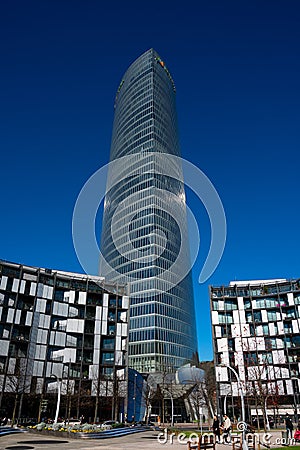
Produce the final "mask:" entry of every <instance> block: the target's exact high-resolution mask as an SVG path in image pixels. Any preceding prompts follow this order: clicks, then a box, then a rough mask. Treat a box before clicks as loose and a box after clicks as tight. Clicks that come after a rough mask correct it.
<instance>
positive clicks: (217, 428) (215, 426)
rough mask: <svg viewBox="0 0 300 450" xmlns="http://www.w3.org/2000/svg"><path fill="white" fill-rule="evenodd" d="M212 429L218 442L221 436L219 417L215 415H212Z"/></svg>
mask: <svg viewBox="0 0 300 450" xmlns="http://www.w3.org/2000/svg"><path fill="white" fill-rule="evenodd" d="M212 429H213V433H214V435H215V437H216V442H218V443H220V441H221V436H220V434H221V433H220V422H219V419H218V417H217V416H216V415H214V421H213V424H212Z"/></svg>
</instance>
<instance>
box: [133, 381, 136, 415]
mask: <svg viewBox="0 0 300 450" xmlns="http://www.w3.org/2000/svg"><path fill="white" fill-rule="evenodd" d="M136 378H137V373H135V374H134V394H133V395H134V397H133V401H134V403H133V417H134V419H133V420H134V422H135V415H136Z"/></svg>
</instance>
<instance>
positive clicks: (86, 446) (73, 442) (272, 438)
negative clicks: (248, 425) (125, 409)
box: [0, 431, 282, 450]
mask: <svg viewBox="0 0 300 450" xmlns="http://www.w3.org/2000/svg"><path fill="white" fill-rule="evenodd" d="M281 439H282V434H281V432H279V431H274V432H272V431H271V432H270V433H269V434H268V436H266V435H264V434H263V433H260V440H261V442H264V441H265V442H269V443H270V444H271V447H280V446H281V442H282V440H281ZM265 448H266V447H264V446H261V450H264V449H265ZM30 449H32V450H33V449H35V450H42V449H43V450H51V449H53V450H78V449H80V450H95V449H96V450H97V449H107V450H109V449H116V450H117V449H118V450H133V449H141V450H150V449H151V450H154V449H158V450H159V449H160V450H186V449H187V439H186V438H184V436H181V437H180V438H177V437H176V436H173V437H172V436H171V437H170V436H168V437H166V436H165V435H164V433H161V434H160V433H159V432H157V431H146V432H144V433H139V434H133V435H129V436H124V437H117V438H112V439H109V440H101V441H100V440H94V439H93V440H89V439H84V440H81V439H74V438H71V439H68V436H67V435H66V433H62V436H61V438H57V437H52V436H43V435H42V434H33V433H22V434H21V433H20V434H12V435H9V436H3V437H1V438H0V450H30ZM216 450H232V445H224V444H216Z"/></svg>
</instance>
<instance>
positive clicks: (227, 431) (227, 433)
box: [223, 414, 231, 444]
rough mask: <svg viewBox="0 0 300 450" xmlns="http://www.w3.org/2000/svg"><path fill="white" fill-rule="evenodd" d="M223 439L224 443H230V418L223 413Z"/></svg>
mask: <svg viewBox="0 0 300 450" xmlns="http://www.w3.org/2000/svg"><path fill="white" fill-rule="evenodd" d="M223 439H224V441H225V443H226V444H230V443H231V420H230V419H229V417H228V416H227V414H224V422H223Z"/></svg>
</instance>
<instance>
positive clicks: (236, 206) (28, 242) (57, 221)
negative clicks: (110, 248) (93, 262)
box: [0, 0, 300, 360]
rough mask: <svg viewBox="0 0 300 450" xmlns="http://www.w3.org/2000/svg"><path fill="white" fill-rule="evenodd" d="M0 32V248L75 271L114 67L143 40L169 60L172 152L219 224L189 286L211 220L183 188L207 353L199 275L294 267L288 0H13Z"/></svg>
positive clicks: (294, 106) (297, 38) (289, 272)
mask: <svg viewBox="0 0 300 450" xmlns="http://www.w3.org/2000/svg"><path fill="white" fill-rule="evenodd" d="M0 42H1V44H0V58H1V71H0V95H1V99H0V100H1V101H0V116H1V117H0V148H1V166H0V167H1V169H0V175H1V220H0V249H1V251H0V257H1V258H2V259H6V260H10V261H15V262H19V263H24V264H28V265H34V266H42V267H51V268H57V269H62V270H70V271H79V272H80V271H81V267H80V265H79V263H78V261H77V258H76V254H75V252H74V249H73V244H72V235H71V221H72V211H73V207H74V204H75V201H76V198H77V195H78V193H79V191H80V189H81V187H82V186H83V184H84V182H85V181H86V180H87V179H88V178H89V177H90V176H91V175H92V173H93V172H94V171H95V170H96V169H98V168H99V167H101V166H102V165H104V164H105V163H107V162H108V158H109V148H110V139H111V131H112V120H113V102H114V96H115V92H116V89H117V87H118V85H119V82H120V80H121V78H122V75H123V73H124V72H125V70H126V69H127V67H128V66H129V64H130V63H131V62H132V61H133V60H134V59H136V58H137V57H138V56H139V55H140V54H141V53H143V52H144V51H145V50H147V49H148V48H150V47H154V48H155V49H156V50H157V51H158V53H159V54H160V55H161V56H162V58H163V59H164V60H165V61H166V64H167V66H168V68H169V70H170V71H171V73H172V76H173V78H174V80H175V84H176V88H177V108H178V119H179V130H180V139H181V149H182V156H183V157H184V158H186V159H188V160H189V161H191V162H192V163H193V164H195V165H196V166H198V167H199V168H200V169H201V170H202V171H203V172H204V173H205V174H206V175H207V176H208V177H209V178H210V180H211V181H212V182H213V183H214V185H215V187H216V189H217V190H218V192H219V195H220V197H221V199H222V201H223V204H224V208H225V212H226V217H227V223H228V236H227V244H226V248H225V252H224V256H223V258H222V260H221V263H220V264H219V266H218V268H217V270H216V271H215V273H214V274H213V276H212V277H211V278H210V280H209V281H208V282H207V283H205V284H204V285H201V286H200V285H198V282H197V278H198V274H199V272H200V270H201V267H202V265H203V261H204V260H205V257H206V255H207V252H208V248H209V244H210V224H209V221H208V218H207V215H206V213H205V210H204V208H203V207H202V205H201V204H200V203H199V201H198V200H197V198H195V196H193V195H192V194H191V193H188V201H189V206H190V208H191V209H192V210H193V211H194V213H195V215H196V217H197V220H198V223H199V228H200V232H201V239H202V241H201V248H200V254H199V258H198V260H197V263H196V265H195V267H194V280H195V281H194V287H195V302H196V316H197V324H198V340H199V351H200V357H201V359H204V360H205V359H210V358H212V344H211V330H210V315H209V303H208V284H215V285H222V284H226V283H228V282H229V281H230V280H234V279H257V278H270V277H286V278H293V277H296V278H297V277H299V276H300V270H299V263H298V259H299V256H298V255H299V241H298V233H299V222H300V208H299V205H298V204H299V187H298V184H299V165H300V157H299V144H300V127H299V116H300V110H299V104H300V89H299V79H300V58H299V53H300V52H299V50H300V4H299V2H297V1H296V0H294V1H292V0H286V1H276V0H275V1H268V0H265V1H263V2H262V1H255V0H251V1H240V0H236V1H234V0H233V1H224V0H219V1H214V0H212V1H210V2H208V1H205V2H204V1H202V0H199V1H197V2H196V1H194V2H193V1H189V0H188V1H187V2H184V3H182V2H181V3H178V2H170V1H166V2H161V1H160V2H158V1H156V0H154V1H152V2H148V3H141V2H136V1H134V2H119V1H116V2H112V3H110V4H108V2H106V3H103V2H100V1H96V0H94V1H91V0H85V1H83V0H82V1H80V0H78V1H76V0H73V1H72V2H70V1H66V0H60V1H30V0H29V1H27V2H24V1H14V0H11V1H10V2H2V4H1V6H0ZM99 224H100V220H99ZM99 233H100V230H99ZM96 270H97V268H95V272H96Z"/></svg>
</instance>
